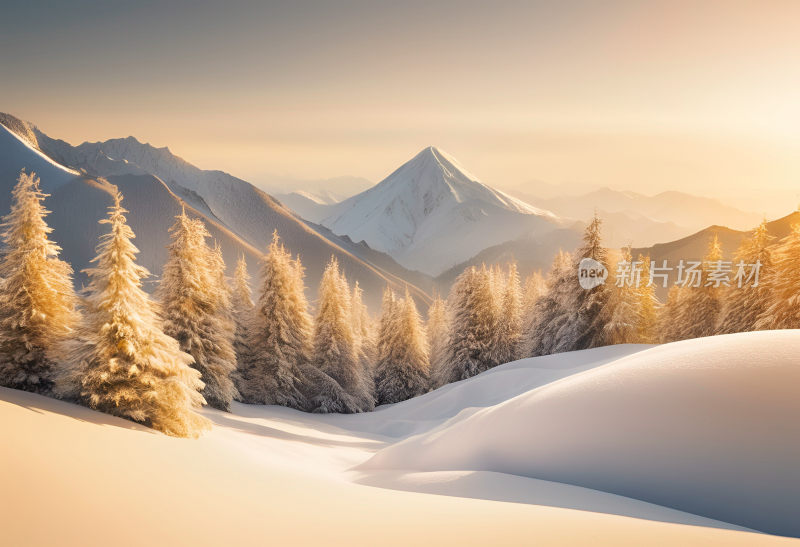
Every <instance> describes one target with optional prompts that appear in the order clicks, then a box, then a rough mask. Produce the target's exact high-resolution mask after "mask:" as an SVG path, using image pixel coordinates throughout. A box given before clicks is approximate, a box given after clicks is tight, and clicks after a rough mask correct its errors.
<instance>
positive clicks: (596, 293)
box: [558, 213, 611, 351]
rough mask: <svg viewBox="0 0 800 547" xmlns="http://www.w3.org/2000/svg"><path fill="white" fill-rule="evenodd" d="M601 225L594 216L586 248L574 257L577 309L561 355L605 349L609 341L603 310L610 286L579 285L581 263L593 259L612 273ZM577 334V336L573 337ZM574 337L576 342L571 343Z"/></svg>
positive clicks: (560, 345)
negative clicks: (586, 288)
mask: <svg viewBox="0 0 800 547" xmlns="http://www.w3.org/2000/svg"><path fill="white" fill-rule="evenodd" d="M601 225H602V221H601V220H600V217H599V216H598V215H597V214H596V213H595V215H594V218H593V219H592V221H591V222H590V223H589V226H587V227H586V230H585V232H584V234H583V246H582V247H581V248H580V249H579V250H578V256H577V257H575V260H576V262H575V263H574V272H573V273H574V276H575V282H574V284H573V288H574V290H575V299H574V303H575V306H576V307H575V309H574V310H573V311H574V317H573V318H572V320H571V321H572V324H571V325H569V326H568V327H569V328H567V329H566V330H565V331H564V332H563V334H562V336H561V337H560V339H559V343H558V348H559V349H558V351H571V350H576V349H588V348H594V347H598V346H602V345H603V344H604V343H605V340H606V328H605V326H606V321H607V320H608V315H606V314H605V313H604V311H603V310H604V308H605V306H606V303H607V302H608V299H609V296H610V295H611V288H610V285H609V283H603V284H600V285H598V286H596V287H594V288H593V289H590V290H584V289H582V288H581V287H580V285H578V283H577V270H578V263H579V262H580V260H581V259H583V258H592V259H594V260H596V261H597V262H599V263H600V264H602V265H603V266H605V267H606V269H608V270H609V271H610V268H609V264H608V249H606V248H605V247H603V243H602V236H601V231H600V228H601ZM573 333H574V334H573ZM573 337H574V340H573V339H572V338H573Z"/></svg>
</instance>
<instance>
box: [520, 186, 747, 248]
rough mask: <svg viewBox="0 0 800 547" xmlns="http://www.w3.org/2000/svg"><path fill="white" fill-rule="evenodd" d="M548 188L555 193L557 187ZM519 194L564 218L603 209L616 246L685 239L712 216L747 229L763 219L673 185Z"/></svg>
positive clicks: (583, 217) (585, 215) (580, 217)
mask: <svg viewBox="0 0 800 547" xmlns="http://www.w3.org/2000/svg"><path fill="white" fill-rule="evenodd" d="M535 191H536V190H535V189H533V190H532V192H535ZM544 191H545V192H546V193H548V194H549V192H551V189H548V188H545V190H544ZM515 195H518V196H519V197H521V198H522V199H527V200H535V202H536V203H539V204H541V206H542V207H545V208H547V209H550V210H551V211H553V212H554V213H556V214H558V215H559V216H561V217H564V218H570V219H575V220H580V221H585V220H586V219H588V218H591V216H592V215H593V214H594V213H595V212H597V213H598V214H599V215H600V216H601V217H602V218H603V219H604V220H605V223H606V230H605V231H606V233H607V235H608V236H609V243H610V244H611V245H612V246H615V247H619V246H622V245H627V244H630V243H632V244H633V245H635V246H645V245H650V244H652V243H653V242H657V241H671V240H674V239H679V238H682V237H685V236H688V235H690V234H692V233H694V232H696V231H697V230H701V229H703V228H705V227H706V226H708V221H709V220H713V222H716V223H717V224H721V225H725V226H730V227H732V228H734V229H739V230H746V229H748V228H749V227H751V226H753V225H755V224H757V223H758V222H759V220H760V219H761V215H760V214H757V213H752V212H747V211H742V210H740V209H737V208H735V207H731V206H729V205H726V204H724V203H722V202H721V201H719V200H717V199H714V198H707V197H702V196H695V195H692V194H687V193H685V192H677V191H671V190H670V191H666V192H661V193H658V194H655V195H652V196H648V195H645V194H641V193H638V192H631V191H625V190H614V189H611V188H608V187H603V188H598V189H595V190H591V191H589V192H586V193H579V194H577V195H568V196H567V195H563V196H557V197H552V195H550V197H538V196H537V194H536V193H530V194H529V193H526V192H522V191H519V192H515Z"/></svg>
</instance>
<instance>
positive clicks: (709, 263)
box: [675, 235, 723, 340]
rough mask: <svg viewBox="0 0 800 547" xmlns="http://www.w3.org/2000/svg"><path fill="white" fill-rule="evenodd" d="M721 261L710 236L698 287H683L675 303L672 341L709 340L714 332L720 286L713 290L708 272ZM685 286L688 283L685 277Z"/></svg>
mask: <svg viewBox="0 0 800 547" xmlns="http://www.w3.org/2000/svg"><path fill="white" fill-rule="evenodd" d="M721 260H722V247H721V246H720V243H719V239H718V238H717V236H716V235H714V236H713V237H712V238H711V240H710V241H709V244H708V251H707V253H706V256H705V257H704V258H703V264H702V279H701V282H700V284H699V285H700V286H698V287H695V286H688V285H687V286H685V287H684V289H685V293H684V295H683V297H682V298H681V299H680V301H679V306H678V313H677V317H676V318H675V321H676V324H675V328H676V329H677V331H676V334H675V336H676V338H677V339H678V340H686V339H688V338H700V337H702V336H711V335H713V334H714V333H715V332H716V327H717V320H718V319H719V312H720V308H721V306H722V303H721V300H720V293H721V291H722V288H723V286H722V285H720V286H715V284H714V283H713V280H712V277H711V272H712V271H714V270H715V269H716V266H717V265H718V264H719V262H720V261H721ZM684 281H685V283H684V284H686V282H688V281H689V278H688V277H687V279H686V280H684Z"/></svg>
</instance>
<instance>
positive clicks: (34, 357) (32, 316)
mask: <svg viewBox="0 0 800 547" xmlns="http://www.w3.org/2000/svg"><path fill="white" fill-rule="evenodd" d="M12 197H13V203H12V205H11V212H10V213H9V214H8V215H6V216H5V217H4V218H3V225H2V226H3V228H4V231H3V234H2V237H3V244H4V245H3V249H2V257H0V386H5V387H12V388H16V389H23V390H26V391H33V392H36V393H47V392H49V391H50V390H51V389H52V386H53V378H54V374H55V371H54V370H53V369H54V367H55V366H56V365H55V362H54V358H55V356H54V355H53V351H54V349H56V348H57V347H58V345H59V343H60V342H61V341H62V340H63V339H64V338H66V337H67V336H70V335H71V333H72V329H73V327H74V326H75V324H76V321H77V320H78V315H77V312H76V310H75V305H76V298H75V294H74V292H73V288H72V278H71V274H72V268H71V267H70V266H69V264H67V263H66V262H64V261H62V260H59V258H58V253H59V251H60V250H61V249H60V248H59V247H58V245H56V244H55V243H54V242H53V241H51V240H50V239H49V238H48V234H49V233H51V232H52V231H53V229H52V228H50V227H49V226H48V225H47V223H46V222H45V220H44V217H45V216H46V215H47V214H48V213H49V211H47V210H46V209H45V208H44V205H43V204H42V202H43V201H44V199H45V197H47V194H44V193H42V191H41V190H40V189H39V177H37V176H36V174H35V173H30V174H28V173H26V172H25V171H24V170H23V171H21V172H20V174H19V178H18V179H17V184H16V186H15V187H14V190H13V191H12Z"/></svg>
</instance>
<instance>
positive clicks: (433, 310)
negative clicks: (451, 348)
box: [426, 296, 450, 389]
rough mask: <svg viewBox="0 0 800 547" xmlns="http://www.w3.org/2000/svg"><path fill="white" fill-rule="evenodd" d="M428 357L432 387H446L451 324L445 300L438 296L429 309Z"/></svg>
mask: <svg viewBox="0 0 800 547" xmlns="http://www.w3.org/2000/svg"><path fill="white" fill-rule="evenodd" d="M426 330H427V332H428V355H429V356H430V357H429V360H430V377H431V387H432V388H433V389H436V388H439V387H441V386H443V385H444V383H445V378H444V371H445V370H447V337H448V332H449V330H450V328H449V322H448V320H447V309H446V306H445V302H444V300H442V299H441V298H440V297H438V296H436V297H435V298H434V299H433V303H432V304H431V306H430V307H429V308H428V324H427V329H426Z"/></svg>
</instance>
